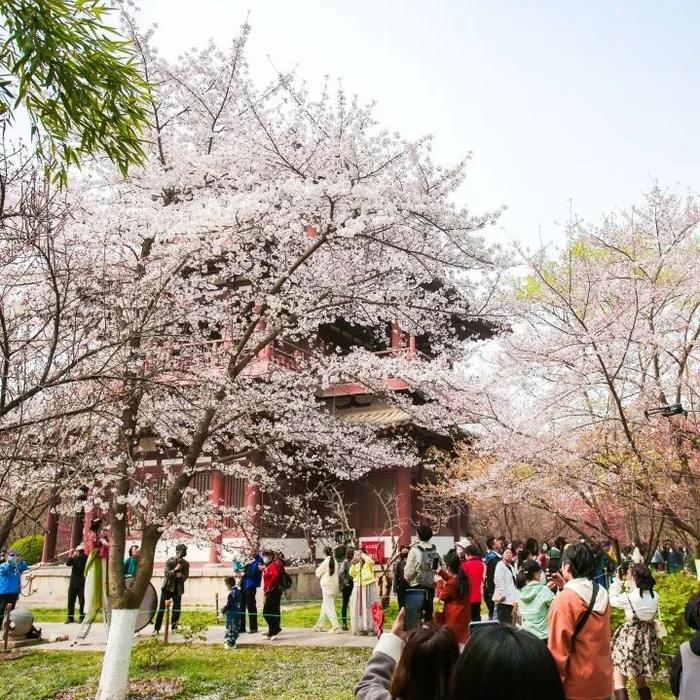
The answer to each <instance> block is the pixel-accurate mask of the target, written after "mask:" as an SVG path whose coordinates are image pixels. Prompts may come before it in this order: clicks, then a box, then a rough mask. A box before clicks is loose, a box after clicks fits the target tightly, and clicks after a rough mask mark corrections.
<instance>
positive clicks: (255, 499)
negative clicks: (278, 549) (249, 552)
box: [243, 481, 262, 544]
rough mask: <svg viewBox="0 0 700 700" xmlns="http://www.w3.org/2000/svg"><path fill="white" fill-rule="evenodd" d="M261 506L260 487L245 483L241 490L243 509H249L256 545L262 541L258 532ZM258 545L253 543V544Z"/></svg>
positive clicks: (260, 533) (248, 482)
mask: <svg viewBox="0 0 700 700" xmlns="http://www.w3.org/2000/svg"><path fill="white" fill-rule="evenodd" d="M261 505H262V493H261V492H260V487H259V486H258V485H257V484H253V483H251V482H250V481H246V482H245V486H244V488H243V507H244V508H246V509H250V511H251V513H252V522H253V525H254V529H255V532H256V533H257V539H258V543H259V541H260V540H261V539H262V532H260V523H261V512H260V506H261ZM258 543H255V542H254V543H253V544H258Z"/></svg>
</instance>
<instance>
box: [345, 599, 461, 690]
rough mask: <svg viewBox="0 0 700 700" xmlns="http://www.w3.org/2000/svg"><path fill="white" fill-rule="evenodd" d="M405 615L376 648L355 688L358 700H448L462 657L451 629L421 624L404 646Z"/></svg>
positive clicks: (381, 639) (385, 634) (386, 633)
mask: <svg viewBox="0 0 700 700" xmlns="http://www.w3.org/2000/svg"><path fill="white" fill-rule="evenodd" d="M404 615H405V611H404V610H402V611H401V612H400V613H399V615H398V617H397V618H396V621H395V622H394V625H393V626H392V628H391V632H385V633H384V634H383V635H382V636H381V637H380V639H379V641H378V642H377V645H376V646H375V647H374V651H373V652H372V656H371V657H370V659H369V661H368V662H367V666H365V671H364V673H363V675H362V678H361V679H360V682H359V683H358V684H357V687H356V688H355V698H356V700H399V698H400V700H447V698H448V693H449V686H450V678H451V676H452V670H453V669H454V666H455V663H456V662H457V659H458V657H459V646H458V644H457V640H456V639H455V636H454V634H453V632H452V630H451V629H450V628H449V627H436V626H435V625H433V624H427V625H421V626H420V627H418V628H417V629H415V630H412V631H411V632H409V633H408V635H407V636H406V643H405V644H404V642H403V640H402V637H403V636H404V635H406V633H405V632H404V629H403V622H404Z"/></svg>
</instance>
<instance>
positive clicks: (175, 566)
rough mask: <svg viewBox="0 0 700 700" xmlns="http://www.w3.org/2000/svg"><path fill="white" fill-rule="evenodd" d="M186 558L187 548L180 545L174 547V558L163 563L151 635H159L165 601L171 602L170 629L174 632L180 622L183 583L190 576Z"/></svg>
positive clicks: (183, 590)
mask: <svg viewBox="0 0 700 700" xmlns="http://www.w3.org/2000/svg"><path fill="white" fill-rule="evenodd" d="M186 556H187V547H186V546H185V545H184V544H182V543H180V544H178V545H177V547H175V556H174V557H170V559H168V560H167V561H166V562H165V571H164V572H163V587H162V588H161V591H160V605H159V606H158V614H157V615H156V621H155V623H154V625H153V634H154V635H157V634H160V628H161V626H162V624H163V615H164V614H165V601H167V600H172V601H173V609H172V617H171V620H170V629H171V630H172V631H173V632H175V631H176V630H177V625H178V622H179V621H180V612H181V610H182V596H183V594H184V592H185V581H187V579H188V578H189V576H190V563H189V562H188V561H187V559H185V557H186Z"/></svg>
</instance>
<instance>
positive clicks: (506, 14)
mask: <svg viewBox="0 0 700 700" xmlns="http://www.w3.org/2000/svg"><path fill="white" fill-rule="evenodd" d="M140 4H141V8H142V9H141V13H140V20H141V23H142V24H150V23H152V22H157V23H158V26H159V29H158V31H157V33H156V43H157V45H158V47H159V49H160V51H161V53H162V54H163V55H165V56H167V57H171V58H174V57H176V56H177V55H178V54H179V53H180V52H181V51H183V50H184V49H186V48H189V47H191V46H202V45H203V44H204V43H205V42H206V41H208V39H210V38H213V39H214V40H215V41H216V42H217V43H219V44H220V45H222V46H224V45H226V44H227V42H229V41H230V40H231V38H232V37H234V36H235V35H236V33H237V31H238V27H239V25H240V24H241V23H242V22H243V21H244V20H245V18H246V16H247V14H248V11H249V10H250V23H251V25H252V28H253V31H252V36H251V40H250V44H249V47H250V51H249V59H250V63H251V72H252V74H253V77H260V78H266V77H269V76H270V74H271V68H270V60H272V61H273V62H274V64H275V65H276V66H277V67H278V68H280V69H283V70H286V69H289V68H292V67H295V66H296V67H297V68H298V72H299V75H300V76H302V77H304V78H306V79H307V80H308V81H309V82H310V83H311V84H312V85H314V84H320V83H321V82H322V80H323V77H324V76H325V75H326V74H328V75H331V76H332V77H333V78H339V79H342V81H343V84H344V86H345V88H346V89H347V90H348V91H349V92H351V93H357V94H358V95H359V96H360V97H361V98H362V100H363V101H369V100H376V101H377V115H378V117H379V119H380V120H381V121H382V122H383V123H384V125H386V126H387V127H389V128H390V129H392V130H394V129H395V130H399V131H401V132H402V133H403V134H404V135H405V136H409V137H415V136H419V135H422V134H425V133H432V134H434V137H435V149H434V153H435V157H436V160H441V161H448V162H450V161H454V160H456V159H458V158H460V157H461V156H463V155H464V154H466V153H469V152H472V153H473V160H472V163H471V165H470V168H469V175H468V182H467V184H466V186H465V188H464V191H463V192H462V193H461V195H462V197H463V198H464V202H466V203H467V204H468V206H469V207H470V208H471V209H472V211H474V212H475V213H478V212H480V211H483V210H485V209H493V208H495V207H499V206H501V205H506V206H507V207H508V210H507V211H506V212H505V213H504V214H503V216H502V217H501V221H500V228H501V229H502V230H501V231H500V233H499V234H498V235H499V237H505V238H512V239H518V240H521V241H525V242H526V243H527V244H529V245H531V246H536V245H537V244H538V240H539V238H540V233H539V231H540V229H541V238H542V240H543V241H545V242H547V241H555V242H560V241H562V240H563V231H562V229H561V227H560V226H559V224H565V223H566V222H567V221H568V218H569V199H570V198H571V199H573V210H574V213H575V214H577V215H578V216H579V217H582V218H584V219H586V220H589V221H590V220H592V221H596V220H598V219H599V218H600V216H601V215H602V213H604V212H606V211H609V210H611V209H615V208H622V207H626V206H628V205H629V204H630V203H633V202H634V201H637V200H639V198H640V193H641V192H642V191H643V190H644V189H647V188H648V187H649V186H650V185H651V184H652V183H653V181H654V180H658V181H659V182H660V183H661V184H663V185H665V186H668V187H671V188H674V189H679V190H681V191H684V190H686V189H688V188H689V189H693V190H696V189H698V188H699V185H700V182H699V181H700V173H699V172H698V163H699V156H700V140H699V139H698V138H697V129H698V125H699V124H700V90H698V84H697V83H698V75H699V74H700V51H698V50H697V45H698V30H699V29H700V23H699V20H700V3H697V2H694V1H691V0H688V1H687V2H673V1H667V2H663V3H660V2H641V1H640V0H635V1H634V2H632V1H628V2H622V1H619V2H616V3H609V2H602V1H599V2H593V1H589V2H583V1H581V2H565V3H562V2H545V1H541V2H535V1H533V0H530V1H528V2H516V0H511V1H510V2H497V1H495V0H491V1H487V0H483V1H479V2H477V1H468V0H466V1H465V0H463V1H459V2H458V1H457V0H452V1H450V0H442V1H439V0H432V2H428V1H427V0H409V1H406V2H399V1H398V0H393V1H385V2H382V1H381V0H373V1H370V0H350V1H348V0H345V1H344V2H341V1H340V0H324V1H323V2H321V1H320V0H318V1H313V0H265V1H263V0H141V3H140ZM268 56H269V58H268Z"/></svg>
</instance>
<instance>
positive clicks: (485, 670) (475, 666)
mask: <svg viewBox="0 0 700 700" xmlns="http://www.w3.org/2000/svg"><path fill="white" fill-rule="evenodd" d="M425 697H428V696H425ZM567 697H568V696H567ZM450 698H451V700H505V699H506V698H508V699H511V700H565V696H564V689H563V687H562V683H561V679H560V678H559V674H558V672H557V666H556V664H555V663H554V659H553V658H552V655H551V654H550V653H549V651H548V650H547V647H546V646H545V645H544V644H542V642H541V641H540V640H539V639H537V638H536V637H535V636H534V635H532V634H530V633H529V632H528V631H526V630H519V629H516V628H515V627H511V626H510V625H489V627H488V629H484V630H483V631H480V632H479V633H478V634H475V635H474V636H473V637H472V639H470V641H469V643H468V644H467V646H466V647H465V648H464V651H463V652H462V655H461V656H460V657H459V660H458V661H457V664H456V666H455V670H454V676H453V680H452V690H451V693H450Z"/></svg>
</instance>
